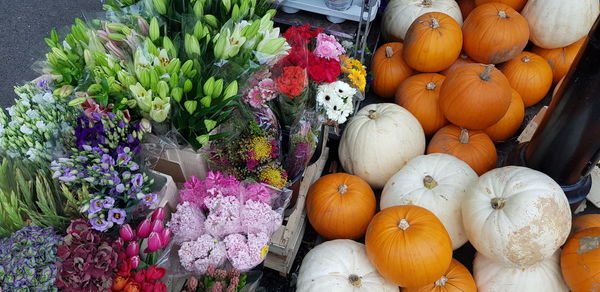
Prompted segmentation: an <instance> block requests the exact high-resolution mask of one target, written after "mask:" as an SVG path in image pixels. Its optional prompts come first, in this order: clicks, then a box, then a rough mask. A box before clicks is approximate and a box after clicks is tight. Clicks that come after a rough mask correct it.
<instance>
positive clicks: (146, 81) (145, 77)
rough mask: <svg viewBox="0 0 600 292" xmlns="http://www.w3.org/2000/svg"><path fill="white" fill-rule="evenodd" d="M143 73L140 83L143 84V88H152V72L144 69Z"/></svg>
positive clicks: (141, 73)
mask: <svg viewBox="0 0 600 292" xmlns="http://www.w3.org/2000/svg"><path fill="white" fill-rule="evenodd" d="M141 71H142V72H140V74H139V75H140V76H138V77H139V79H140V83H141V84H142V86H143V87H145V88H148V87H150V70H148V69H142V70H141Z"/></svg>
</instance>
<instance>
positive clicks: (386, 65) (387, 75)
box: [371, 42, 413, 98]
mask: <svg viewBox="0 0 600 292" xmlns="http://www.w3.org/2000/svg"><path fill="white" fill-rule="evenodd" d="M402 48H403V46H402V43H399V42H395V43H387V44H385V45H383V46H381V47H380V48H379V49H377V51H375V54H374V55H373V61H372V62H371V72H373V92H375V94H377V95H379V96H381V97H384V98H392V97H394V94H395V93H396V89H398V86H400V83H402V81H404V79H406V78H408V77H409V76H410V75H412V74H413V69H412V68H410V66H408V65H407V64H406V62H404V59H403V58H402Z"/></svg>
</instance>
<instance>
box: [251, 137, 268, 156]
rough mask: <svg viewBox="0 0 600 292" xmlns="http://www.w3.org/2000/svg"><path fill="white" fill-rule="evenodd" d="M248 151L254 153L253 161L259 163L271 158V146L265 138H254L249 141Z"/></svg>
mask: <svg viewBox="0 0 600 292" xmlns="http://www.w3.org/2000/svg"><path fill="white" fill-rule="evenodd" d="M248 150H249V151H252V152H253V153H254V157H253V158H254V159H256V160H259V161H260V160H263V159H267V158H270V157H271V151H272V150H273V145H271V143H269V141H267V138H266V137H255V138H252V140H250V143H249V147H248Z"/></svg>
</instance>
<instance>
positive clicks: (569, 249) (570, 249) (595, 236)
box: [560, 227, 600, 292]
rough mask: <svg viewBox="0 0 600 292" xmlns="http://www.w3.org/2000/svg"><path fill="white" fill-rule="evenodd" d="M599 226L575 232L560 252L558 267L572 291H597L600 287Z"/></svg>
mask: <svg viewBox="0 0 600 292" xmlns="http://www.w3.org/2000/svg"><path fill="white" fill-rule="evenodd" d="M599 244H600V227H592V228H588V229H585V230H583V231H580V232H577V233H576V234H575V235H574V236H573V237H571V238H569V239H568V240H567V243H566V244H565V245H564V246H563V250H562V253H561V254H560V268H561V270H562V274H563V277H564V279H565V282H566V283H567V286H569V288H570V289H571V291H573V292H584V291H586V292H588V291H598V287H600V261H599V260H598V259H599V258H600V246H599Z"/></svg>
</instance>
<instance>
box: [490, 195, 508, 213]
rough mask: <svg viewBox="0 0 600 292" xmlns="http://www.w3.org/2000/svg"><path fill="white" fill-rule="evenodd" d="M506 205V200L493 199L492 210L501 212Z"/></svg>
mask: <svg viewBox="0 0 600 292" xmlns="http://www.w3.org/2000/svg"><path fill="white" fill-rule="evenodd" d="M504 203H506V200H505V199H504V198H493V199H492V209H494V210H500V209H502V208H504Z"/></svg>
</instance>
